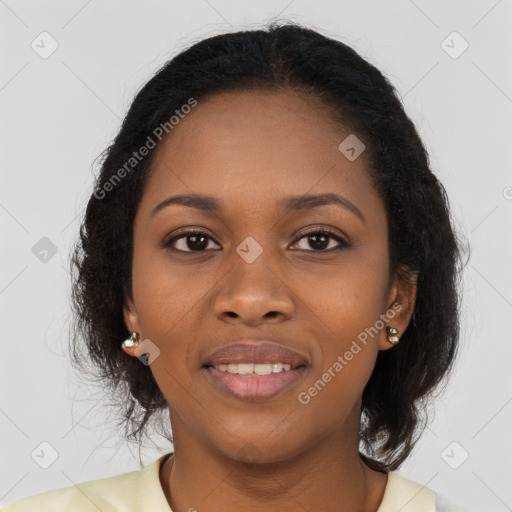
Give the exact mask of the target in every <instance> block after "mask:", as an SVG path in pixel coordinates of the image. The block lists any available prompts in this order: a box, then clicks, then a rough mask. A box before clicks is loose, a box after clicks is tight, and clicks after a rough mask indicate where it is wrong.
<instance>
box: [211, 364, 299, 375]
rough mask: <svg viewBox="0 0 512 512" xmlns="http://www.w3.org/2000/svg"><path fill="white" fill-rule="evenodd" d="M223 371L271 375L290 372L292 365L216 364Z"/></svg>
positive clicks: (239, 373)
mask: <svg viewBox="0 0 512 512" xmlns="http://www.w3.org/2000/svg"><path fill="white" fill-rule="evenodd" d="M214 368H215V369H217V370H220V371H221V372H228V373H235V374H238V375H270V374H271V373H280V372H282V371H284V372H289V371H290V370H291V365H289V364H285V363H261V364H254V363H240V364H233V363H230V364H219V365H218V366H214Z"/></svg>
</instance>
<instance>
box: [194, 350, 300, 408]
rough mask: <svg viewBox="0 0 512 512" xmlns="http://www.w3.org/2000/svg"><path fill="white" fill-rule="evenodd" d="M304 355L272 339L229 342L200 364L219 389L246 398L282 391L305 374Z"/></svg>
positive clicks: (266, 396)
mask: <svg viewBox="0 0 512 512" xmlns="http://www.w3.org/2000/svg"><path fill="white" fill-rule="evenodd" d="M308 366H309V362H308V360H307V358H306V357H304V356H303V355H301V354H299V353H298V352H295V351H293V350H291V349H288V348H286V347H284V346H282V345H278V344H275V343H271V342H264V343H254V342H244V343H239V344H236V345H229V346H227V347H224V348H222V349H220V350H217V351H216V352H214V353H213V354H212V355H210V356H209V357H208V358H207V360H206V363H205V364H204V366H203V368H205V369H206V371H207V374H208V376H209V380H210V382H211V383H212V384H213V385H214V386H215V387H216V388H217V389H218V390H220V391H222V392H224V393H227V394H228V395H230V396H232V397H235V398H237V399H239V400H243V401H247V402H258V401H262V400H268V399H270V398H274V397H275V396H277V395H279V394H281V393H284V392H285V391H286V390H288V389H290V388H291V387H292V386H294V385H295V384H296V383H297V382H298V381H299V380H300V379H301V377H302V376H303V375H304V373H305V372H306V370H307V368H308Z"/></svg>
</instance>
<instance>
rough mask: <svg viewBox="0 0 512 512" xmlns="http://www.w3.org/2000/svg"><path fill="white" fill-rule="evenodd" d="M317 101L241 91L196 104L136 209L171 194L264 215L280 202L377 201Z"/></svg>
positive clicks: (164, 146)
mask: <svg viewBox="0 0 512 512" xmlns="http://www.w3.org/2000/svg"><path fill="white" fill-rule="evenodd" d="M351 133H352V132H351V130H350V128H349V127H345V126H343V125H342V124H340V123H339V122H336V121H335V120H334V119H333V115H332V112H331V111H330V110H329V108H328V107H327V106H326V105H324V104H323V103H322V102H321V101H320V100H319V99H318V98H316V97H313V96H309V95H304V94H300V93H296V92H291V91H280V92H275V91H242V92H239V91H237V92H229V93H222V94H218V95H214V96H210V97H207V98H205V99H202V100H199V101H198V104H197V106H196V107H195V108H194V109H193V110H192V111H191V112H190V113H189V114H188V115H186V116H184V117H183V118H182V119H180V121H179V124H178V125H176V126H175V127H174V128H173V130H172V131H171V132H170V134H169V136H168V137H167V138H166V139H165V140H164V141H162V143H161V144H160V146H159V147H158V148H157V150H156V151H157V153H156V155H155V159H154V161H153V165H152V169H151V172H150V176H149V179H148V183H147V184H146V188H145V192H144V197H143V202H142V205H141V208H146V210H147V213H149V209H150V207H151V205H153V206H154V204H155V202H158V201H161V200H163V199H165V197H167V196H168V195H171V194H176V193H201V194H207V195H212V196H216V197H220V198H222V200H223V202H225V203H226V204H228V205H230V204H231V205H233V206H235V205H236V206H240V205H244V206H246V207H248V208H251V209H252V210H255V209H256V210H258V209H268V207H269V205H270V204H274V203H275V202H276V200H277V199H278V198H279V197H282V196H289V195H300V194H307V193H325V192H338V193H341V194H343V195H344V196H346V197H349V198H351V200H353V202H356V203H357V202H360V203H364V202H365V201H369V200H373V201H375V199H376V191H375V190H374V188H373V185H372V183H371V180H370V178H369V175H368V173H367V170H366V169H367V165H368V163H367V155H365V153H364V152H363V153H362V154H361V155H360V156H359V157H358V158H356V159H355V160H353V161H351V160H349V159H348V158H347V157H346V156H344V154H343V153H342V152H340V150H339V149H338V146H339V145H340V143H341V142H342V141H343V140H345V139H346V138H347V137H348V136H349V135H351Z"/></svg>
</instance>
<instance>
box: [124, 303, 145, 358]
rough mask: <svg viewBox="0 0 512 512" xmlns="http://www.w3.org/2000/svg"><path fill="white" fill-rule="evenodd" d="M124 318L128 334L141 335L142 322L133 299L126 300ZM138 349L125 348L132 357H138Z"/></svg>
mask: <svg viewBox="0 0 512 512" xmlns="http://www.w3.org/2000/svg"><path fill="white" fill-rule="evenodd" d="M123 317H124V323H125V325H126V328H127V329H128V332H129V333H130V334H131V333H132V332H138V333H139V334H140V332H141V329H140V321H139V315H138V313H137V310H136V309H135V305H134V303H133V301H132V300H131V299H128V298H127V299H125V303H124V306H123ZM136 349H137V347H125V346H123V350H124V351H125V352H126V353H127V354H128V355H130V356H133V357H137V355H135V353H134V352H135V350H136Z"/></svg>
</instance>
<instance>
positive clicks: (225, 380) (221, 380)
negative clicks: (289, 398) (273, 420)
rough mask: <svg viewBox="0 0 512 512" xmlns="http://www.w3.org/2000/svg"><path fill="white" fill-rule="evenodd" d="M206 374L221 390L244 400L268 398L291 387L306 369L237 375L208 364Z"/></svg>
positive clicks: (256, 400)
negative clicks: (267, 373) (268, 373)
mask: <svg viewBox="0 0 512 512" xmlns="http://www.w3.org/2000/svg"><path fill="white" fill-rule="evenodd" d="M207 370H208V374H209V375H210V377H211V380H212V381H213V383H214V384H215V385H216V386H217V387H218V388H219V389H221V390H222V391H224V392H227V393H229V394H230V395H232V396H234V397H235V398H238V399H239V400H244V401H246V402H259V401H261V400H268V399H269V398H273V397H274V396H276V395H278V394H279V393H282V392H284V391H285V390H287V389H289V388H290V387H292V386H293V385H294V384H295V383H296V382H297V381H298V380H299V379H300V378H301V377H302V375H303V374H304V372H305V371H306V367H305V366H301V367H299V368H296V369H295V370H289V371H282V372H278V373H271V374H270V375H238V374H237V373H229V372H222V371H220V370H217V369H216V368H214V367H212V366H210V367H208V368H207Z"/></svg>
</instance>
